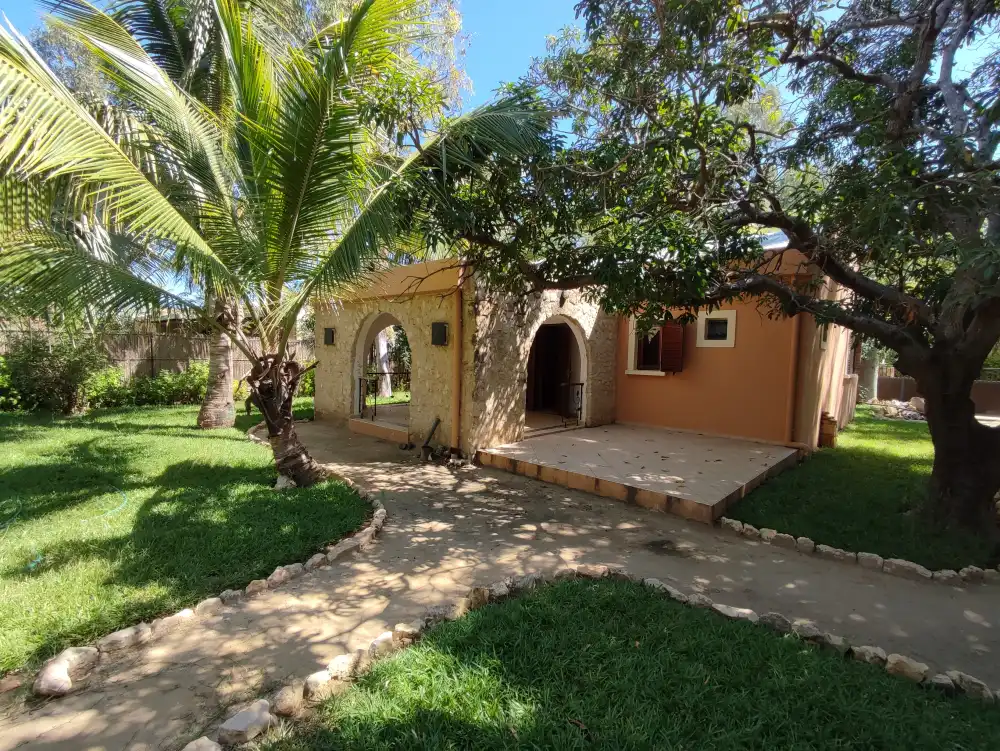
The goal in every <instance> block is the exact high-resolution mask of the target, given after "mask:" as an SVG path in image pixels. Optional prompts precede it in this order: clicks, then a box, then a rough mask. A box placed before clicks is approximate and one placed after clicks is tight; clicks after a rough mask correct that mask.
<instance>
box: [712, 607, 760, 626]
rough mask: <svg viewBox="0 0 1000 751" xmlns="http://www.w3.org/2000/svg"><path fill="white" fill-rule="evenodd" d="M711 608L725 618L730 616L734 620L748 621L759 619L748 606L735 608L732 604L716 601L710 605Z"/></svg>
mask: <svg viewBox="0 0 1000 751" xmlns="http://www.w3.org/2000/svg"><path fill="white" fill-rule="evenodd" d="M712 610H714V611H715V612H716V613H721V614H722V615H724V616H726V618H732V619H733V620H736V621H750V623H756V622H757V621H758V620H759V619H758V617H757V614H756V613H755V612H754V611H752V610H751V609H750V608H737V607H733V606H732V605H722V604H721V603H718V602H717V603H715V604H714V605H712Z"/></svg>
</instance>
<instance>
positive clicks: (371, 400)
mask: <svg viewBox="0 0 1000 751" xmlns="http://www.w3.org/2000/svg"><path fill="white" fill-rule="evenodd" d="M387 376H388V378H389V384H390V387H391V389H390V390H391V392H392V396H389V397H382V396H379V385H380V383H379V382H380V381H381V380H382V379H384V378H385V377H387ZM401 391H405V392H406V393H407V399H406V400H405V401H400V400H398V399H397V398H396V394H397V393H399V392H401ZM409 393H410V371H408V370H404V371H371V372H368V373H365V374H364V375H363V376H361V377H360V378H359V379H358V405H357V406H358V414H359V415H361V417H362V418H363V417H365V416H366V415H365V410H366V409H367V410H369V419H371V420H374V419H375V416H376V415H377V414H378V405H379V404H382V405H383V406H385V405H387V404H409V403H410V399H409Z"/></svg>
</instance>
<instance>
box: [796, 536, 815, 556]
mask: <svg viewBox="0 0 1000 751" xmlns="http://www.w3.org/2000/svg"><path fill="white" fill-rule="evenodd" d="M795 547H796V549H797V550H798V551H799V552H800V553H807V554H808V553H812V552H813V551H815V550H816V543H815V542H813V541H812V540H810V539H809V538H808V537H796V538H795Z"/></svg>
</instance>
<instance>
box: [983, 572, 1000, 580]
mask: <svg viewBox="0 0 1000 751" xmlns="http://www.w3.org/2000/svg"><path fill="white" fill-rule="evenodd" d="M983 581H984V582H986V583H987V584H997V583H1000V571H997V570H996V569H995V568H988V569H985V570H984V571H983Z"/></svg>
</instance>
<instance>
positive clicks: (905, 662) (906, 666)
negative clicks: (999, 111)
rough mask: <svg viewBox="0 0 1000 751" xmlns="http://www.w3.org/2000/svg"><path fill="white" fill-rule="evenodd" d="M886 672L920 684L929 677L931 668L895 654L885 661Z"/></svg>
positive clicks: (910, 658)
mask: <svg viewBox="0 0 1000 751" xmlns="http://www.w3.org/2000/svg"><path fill="white" fill-rule="evenodd" d="M885 671H886V672H887V673H889V674H890V675H898V676H900V677H902V678H906V679H907V680H911V681H913V682H914V683H920V682H921V681H922V680H923V679H924V678H926V677H927V673H929V672H930V668H929V667H928V666H927V665H925V664H924V663H922V662H917V661H916V660H914V659H913V658H912V657H907V656H906V655H901V654H896V653H893V654H891V655H889V656H888V657H887V658H886V660H885Z"/></svg>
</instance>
